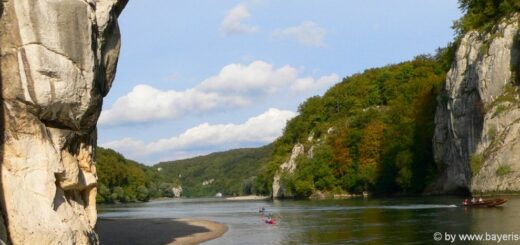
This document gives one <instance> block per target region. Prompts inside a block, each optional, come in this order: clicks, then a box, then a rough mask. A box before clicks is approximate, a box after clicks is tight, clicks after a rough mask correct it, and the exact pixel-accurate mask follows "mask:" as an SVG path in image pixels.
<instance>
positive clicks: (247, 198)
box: [226, 195, 270, 201]
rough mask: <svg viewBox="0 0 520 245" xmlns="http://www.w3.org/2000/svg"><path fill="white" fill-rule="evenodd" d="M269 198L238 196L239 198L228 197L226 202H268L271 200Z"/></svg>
mask: <svg viewBox="0 0 520 245" xmlns="http://www.w3.org/2000/svg"><path fill="white" fill-rule="evenodd" d="M269 198H270V197H268V196H255V195H250V196H238V197H226V200H235V201H246V200H266V199H269Z"/></svg>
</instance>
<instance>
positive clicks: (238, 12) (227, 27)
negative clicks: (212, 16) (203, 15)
mask: <svg viewBox="0 0 520 245" xmlns="http://www.w3.org/2000/svg"><path fill="white" fill-rule="evenodd" d="M250 17H251V14H250V13H249V10H248V9H247V7H246V6H245V5H244V4H238V5H236V6H235V7H233V8H232V9H230V10H229V11H228V13H227V15H226V17H225V18H224V20H223V21H222V23H221V24H220V32H221V33H223V34H225V35H231V34H249V33H254V32H257V31H258V29H259V28H258V26H253V25H249V24H246V23H244V21H246V20H247V19H249V18H250Z"/></svg>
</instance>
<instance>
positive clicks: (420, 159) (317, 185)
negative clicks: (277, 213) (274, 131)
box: [256, 48, 453, 196]
mask: <svg viewBox="0 0 520 245" xmlns="http://www.w3.org/2000/svg"><path fill="white" fill-rule="evenodd" d="M452 52H453V49H452V48H449V49H444V50H440V51H439V52H438V54H437V55H436V56H435V57H431V56H419V57H417V58H415V59H414V60H413V61H410V62H404V63H401V64H396V65H389V66H386V67H382V68H376V69H369V70H366V71H365V72H363V73H361V74H355V75H353V76H350V77H347V78H345V79H344V80H343V81H342V82H341V83H339V84H337V85H335V86H334V87H332V88H331V89H330V90H329V91H327V92H326V93H325V94H324V95H323V96H322V97H319V96H316V97H312V98H310V99H308V100H307V101H306V102H304V103H303V104H301V105H300V107H299V110H298V111H299V115H298V116H297V117H295V118H294V119H292V120H291V121H289V122H288V123H287V126H286V128H285V130H284V133H283V136H282V137H280V138H279V139H278V140H277V141H276V142H275V143H274V156H273V160H272V161H271V162H270V164H269V165H267V166H265V167H264V169H263V171H262V173H261V174H260V176H259V178H258V179H257V182H256V186H257V188H256V189H257V190H259V191H260V192H261V193H263V194H268V193H270V192H271V191H272V190H271V184H272V179H273V176H274V174H275V172H276V171H278V166H280V164H281V163H282V162H284V161H287V159H288V156H289V154H290V152H291V149H292V147H293V146H294V145H295V144H297V143H302V144H304V145H305V149H310V148H311V147H312V148H313V157H307V156H301V157H299V159H298V161H297V163H298V167H297V169H296V171H295V172H294V173H292V174H285V175H284V176H282V184H283V185H284V186H285V188H286V191H287V192H288V195H290V196H309V195H310V194H311V193H313V192H314V191H316V190H320V191H325V192H329V193H344V192H351V193H360V192H362V191H371V192H377V193H394V192H406V193H415V192H419V191H421V190H423V189H424V187H425V186H426V185H427V184H428V183H429V182H430V181H431V180H432V179H433V178H435V175H436V166H435V163H434V161H433V155H432V135H433V130H434V120H433V118H434V114H435V107H436V104H437V100H436V98H437V96H438V95H439V92H440V91H441V88H442V85H443V83H444V80H445V76H446V71H447V70H448V68H449V64H450V63H451V60H450V57H452V56H453V54H452ZM309 138H313V140H311V141H310V140H309Z"/></svg>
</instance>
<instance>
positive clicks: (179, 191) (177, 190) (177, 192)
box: [172, 185, 182, 198]
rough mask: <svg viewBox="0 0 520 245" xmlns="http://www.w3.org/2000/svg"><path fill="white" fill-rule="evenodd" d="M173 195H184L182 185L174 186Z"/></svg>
mask: <svg viewBox="0 0 520 245" xmlns="http://www.w3.org/2000/svg"><path fill="white" fill-rule="evenodd" d="M172 193H173V197H177V198H178V197H181V195H182V186H180V185H179V186H176V187H173V188H172Z"/></svg>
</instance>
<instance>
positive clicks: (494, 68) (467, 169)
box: [433, 15, 520, 192]
mask: <svg viewBox="0 0 520 245" xmlns="http://www.w3.org/2000/svg"><path fill="white" fill-rule="evenodd" d="M519 19H520V17H519V15H515V16H512V17H509V18H507V19H504V20H503V21H501V22H500V23H499V24H497V25H496V26H495V27H494V28H492V29H491V30H488V31H485V32H478V31H471V32H468V33H467V34H465V35H464V37H463V38H462V39H461V41H460V45H459V47H458V50H457V52H456V57H455V61H454V62H453V64H452V67H451V69H450V71H449V72H448V74H447V80H446V87H445V91H444V92H443V93H442V94H441V95H440V96H439V98H438V106H437V112H436V116H435V124H436V128H435V134H434V139H433V141H434V142H433V143H434V156H435V160H436V162H437V164H438V166H439V170H440V171H441V176H440V178H439V180H438V182H437V183H436V184H435V186H433V189H434V190H435V191H438V192H450V191H459V190H469V191H472V192H496V191H499V192H502V191H520V154H519V153H520V99H519V95H520V94H519V90H518V86H519V83H518V77H517V76H518V72H519V58H520V47H519V41H520V40H519V35H518V27H519V24H518V22H519Z"/></svg>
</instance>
